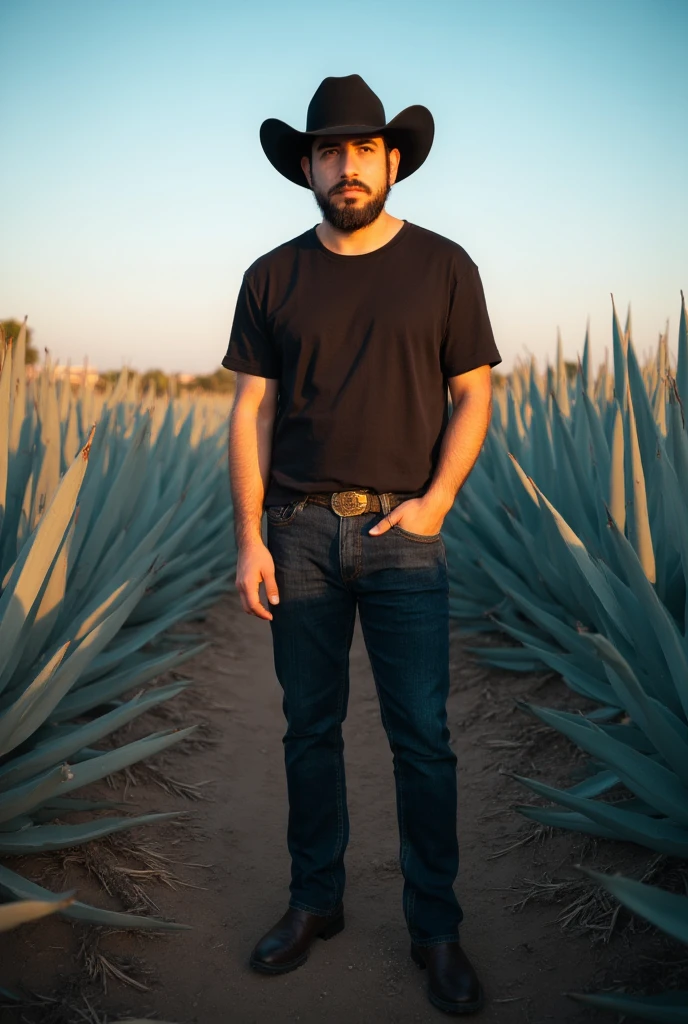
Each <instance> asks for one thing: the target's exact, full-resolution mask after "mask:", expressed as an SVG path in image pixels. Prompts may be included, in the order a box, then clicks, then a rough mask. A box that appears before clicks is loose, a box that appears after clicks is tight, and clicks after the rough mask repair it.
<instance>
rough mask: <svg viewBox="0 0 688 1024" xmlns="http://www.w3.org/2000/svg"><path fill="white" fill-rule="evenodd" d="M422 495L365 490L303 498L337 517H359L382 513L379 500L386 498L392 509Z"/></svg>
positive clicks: (333, 492)
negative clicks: (368, 513) (328, 510)
mask: <svg viewBox="0 0 688 1024" xmlns="http://www.w3.org/2000/svg"><path fill="white" fill-rule="evenodd" d="M423 493H424V492H423V491H422V490H421V491H413V492H412V493H409V494H400V493H398V492H393V491H387V492H385V494H382V495H380V494H377V493H375V492H371V491H365V490H362V491H331V492H329V493H327V494H308V495H306V496H305V500H306V501H307V502H308V501H312V502H313V503H314V504H315V505H324V506H325V508H331V509H332V511H333V512H336V513H337V515H338V516H360V515H362V514H363V513H364V512H382V511H383V507H382V502H381V500H380V499H381V498H386V499H387V501H388V505H387V507H388V509H393V508H396V506H397V505H400V504H401V503H402V501H408V499H409V498H420V496H421V495H422V494H423Z"/></svg>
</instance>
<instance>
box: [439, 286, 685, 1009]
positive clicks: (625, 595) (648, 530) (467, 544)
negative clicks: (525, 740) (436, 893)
mask: <svg viewBox="0 0 688 1024" xmlns="http://www.w3.org/2000/svg"><path fill="white" fill-rule="evenodd" d="M681 300H682V301H681V309H680V322H679V332H678V353H677V355H678V359H677V367H676V368H675V370H674V371H672V368H671V366H670V365H669V356H668V338H667V337H666V335H664V336H661V337H660V340H659V344H658V346H657V351H656V354H655V356H654V357H653V358H652V359H651V360H650V361H649V362H648V364H647V365H645V366H643V367H641V366H640V364H639V361H638V358H637V356H636V353H635V349H634V345H633V338H632V331H631V324H630V316H629V318H628V319H627V321H626V326H625V329H624V330H622V329H621V326H620V323H619V320H618V317H617V314H616V311H615V309H612V342H613V361H614V370H613V377H612V375H611V374H610V373H609V372H608V368H607V366H606V364H604V365H602V366H601V368H600V371H599V373H598V375H597V378H596V379H595V380H593V374H592V361H591V353H590V342H589V337H588V336H587V335H586V338H585V344H584V351H583V358H582V361H580V360H579V363H578V372H577V375H576V377H575V380H574V381H572V382H570V381H569V380H568V377H567V374H566V372H565V365H564V361H563V358H562V353H561V346H559V350H558V353H557V361H556V365H555V366H554V367H548V368H547V371H546V373H545V374H544V375H542V376H538V374H537V373H536V371H535V365H534V362H533V361H531V363H530V364H529V365H522V366H520V367H518V368H517V369H516V370H515V371H514V372H513V373H512V374H511V375H510V376H509V378H508V381H507V386H506V388H505V389H503V391H502V392H501V393H499V392H495V402H494V409H493V416H492V420H491V424H490V429H489V431H488V434H487V437H486V439H485V445H484V448H483V451H482V453H481V456H480V458H479V459H478V461H477V463H476V465H475V467H474V470H473V472H472V473H471V475H470V477H469V479H468V480H467V482H466V484H465V485H464V487H463V488H462V489H461V491H460V492H459V494H458V496H457V500H456V502H455V505H454V507H453V509H452V510H451V512H450V514H449V515H448V516H447V518H446V520H445V524H444V527H443V533H444V536H445V541H446V545H447V554H448V562H449V568H450V574H451V598H450V600H451V613H452V615H453V616H454V617H455V619H456V620H457V621H458V622H459V623H460V625H461V628H462V629H463V630H465V631H469V632H472V631H476V630H477V631H500V632H503V633H505V634H507V635H509V636H510V637H512V638H513V639H514V640H516V641H517V642H518V644H519V645H520V646H510V647H501V648H500V647H494V646H490V647H473V648H468V649H469V650H470V651H471V652H472V653H473V655H474V656H475V657H477V658H479V659H482V660H483V661H484V662H487V663H489V664H492V665H495V666H500V667H504V668H508V669H511V670H516V671H519V670H521V671H530V670H533V669H537V668H550V669H553V670H555V671H556V672H558V673H560V675H561V677H562V679H563V681H564V683H565V684H566V685H567V686H568V687H570V688H571V690H573V691H575V693H577V694H581V695H582V696H584V697H585V698H587V699H588V700H591V701H593V702H595V703H596V704H597V705H598V706H597V707H596V708H595V709H594V710H593V711H588V712H586V713H583V712H580V713H577V714H574V713H569V712H564V711H560V710H554V709H551V708H545V707H540V706H536V705H533V704H529V703H526V702H520V703H521V707H522V709H523V710H524V711H526V712H528V713H530V714H532V715H534V716H535V717H537V718H538V719H540V720H541V721H543V722H545V723H546V724H547V725H549V726H551V727H552V728H554V729H556V730H558V731H559V732H561V733H562V734H563V735H565V736H566V737H568V739H569V740H571V741H572V742H573V743H575V744H576V745H577V746H579V747H580V748H581V749H582V750H583V751H585V752H586V753H587V754H588V755H589V757H590V761H589V773H588V776H587V777H586V778H585V779H584V780H583V781H582V782H579V783H578V784H576V785H573V786H571V787H570V788H567V789H561V788H556V787H554V786H549V785H546V784H544V783H543V782H540V781H538V780H536V779H530V778H524V777H522V776H519V775H515V776H514V778H516V779H517V780H518V781H519V782H520V783H521V784H522V785H523V786H524V787H526V788H528V789H529V790H530V791H532V792H534V793H536V794H537V795H538V796H540V797H544V798H546V799H547V800H548V801H550V803H551V804H553V805H554V806H553V807H544V806H530V805H523V806H521V807H519V808H518V809H519V810H520V812H521V813H522V814H523V815H525V816H526V817H528V818H530V819H533V820H535V821H537V822H541V823H543V824H545V825H548V826H553V827H556V828H561V829H569V830H572V831H576V832H581V833H586V834H589V835H593V836H597V837H601V838H605V839H614V840H623V841H629V842H633V843H637V844H640V845H641V846H644V847H647V848H648V849H651V850H655V851H659V852H660V853H663V854H667V855H671V856H674V857H679V858H688V633H687V630H686V626H687V624H688V432H687V429H686V413H685V409H686V403H687V402H688V336H687V330H686V308H685V301H684V299H683V293H682V294H681ZM610 794H613V796H614V799H613V801H612V800H609V799H605V797H608V796H609V795H610ZM603 878H604V876H602V879H603ZM599 880H600V878H599V876H598V881H599ZM605 884H607V886H608V887H609V888H610V891H612V892H615V895H617V896H618V898H619V899H620V900H622V901H625V902H628V905H633V906H634V909H636V910H637V911H638V912H639V913H644V916H646V917H648V919H650V920H653V921H654V922H655V923H657V924H659V925H660V927H661V926H664V927H665V930H666V931H667V932H669V933H670V934H672V935H675V936H676V937H679V938H682V939H683V940H684V941H687V942H688V900H686V899H685V898H681V897H679V896H673V895H672V894H668V893H665V892H663V891H661V890H653V889H652V888H651V887H648V886H644V887H642V899H640V898H639V894H640V892H641V890H639V889H638V888H637V886H638V885H639V884H640V883H634V882H633V880H631V879H621V878H618V877H616V876H612V877H610V878H608V879H607V880H606V883H605ZM629 901H630V902H629ZM634 901H635V902H634ZM671 907H673V908H674V909H673V911H671V910H670V908H671ZM577 998H580V999H583V1000H584V1001H587V1002H588V1003H591V1004H593V1005H596V1006H604V1007H606V1008H609V1009H615V1010H617V1011H618V1012H623V1013H634V1014H635V1015H637V1016H639V1017H643V1018H645V1019H648V1020H654V1021H659V1022H674V1021H683V1020H688V993H685V992H684V993H680V992H679V993H676V992H665V993H662V994H661V995H657V996H646V997H640V996H638V997H636V998H635V999H634V998H633V997H632V996H629V995H627V994H624V995H623V996H621V995H614V994H605V995H593V994H590V995H579V996H578V997H577Z"/></svg>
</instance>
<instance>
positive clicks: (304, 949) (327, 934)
mask: <svg viewBox="0 0 688 1024" xmlns="http://www.w3.org/2000/svg"><path fill="white" fill-rule="evenodd" d="M343 927H344V907H343V904H341V903H340V904H339V906H338V907H337V908H336V909H335V910H334V911H333V912H332V913H331V914H330V915H329V916H328V917H324V916H323V915H321V914H309V913H308V912H307V911H305V910H296V909H295V908H294V907H289V908H288V909H287V912H286V914H284V915H283V916H282V917H281V918H280V919H279V921H278V922H277V924H276V925H274V926H273V927H272V928H271V929H270V931H269V932H266V934H265V935H264V936H263V938H262V939H261V940H260V942H259V943H258V944H257V946H256V947H255V949H254V950H253V952H252V953H251V959H250V961H249V963H250V964H251V967H253V968H254V969H255V970H257V971H263V972H264V973H265V974H284V973H285V972H286V971H293V970H294V969H295V968H296V967H300V966H301V964H303V963H305V962H306V960H307V959H308V949H309V947H310V945H311V943H312V942H313V940H314V939H317V938H320V939H331V938H332V936H333V935H337V934H338V933H339V932H340V931H341V930H342V928H343Z"/></svg>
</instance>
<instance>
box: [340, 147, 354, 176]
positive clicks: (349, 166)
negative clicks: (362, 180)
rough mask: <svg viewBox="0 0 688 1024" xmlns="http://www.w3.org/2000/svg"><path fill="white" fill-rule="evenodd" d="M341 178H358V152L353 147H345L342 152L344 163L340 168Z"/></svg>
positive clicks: (342, 162)
mask: <svg viewBox="0 0 688 1024" xmlns="http://www.w3.org/2000/svg"><path fill="white" fill-rule="evenodd" d="M339 176H340V178H345V179H348V178H355V177H357V176H358V167H357V161H356V151H355V149H354V148H353V146H345V147H344V148H343V150H342V161H341V164H340V168H339Z"/></svg>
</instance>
